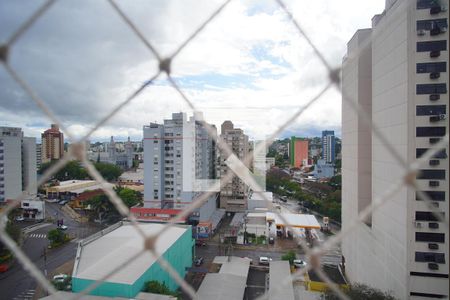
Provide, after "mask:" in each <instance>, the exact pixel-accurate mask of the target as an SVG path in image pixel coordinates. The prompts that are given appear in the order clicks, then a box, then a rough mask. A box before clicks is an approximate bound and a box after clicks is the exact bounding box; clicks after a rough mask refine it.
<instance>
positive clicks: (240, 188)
mask: <svg viewBox="0 0 450 300" xmlns="http://www.w3.org/2000/svg"><path fill="white" fill-rule="evenodd" d="M220 137H221V138H222V139H223V140H224V142H226V143H227V145H228V147H230V149H231V150H232V151H233V153H234V154H235V155H236V156H237V158H239V159H240V160H241V161H243V160H245V159H247V156H248V155H249V142H248V136H247V135H245V134H244V131H243V130H242V129H240V128H234V125H233V123H232V122H231V121H225V122H223V124H222V126H221V133H220ZM227 158H228V157H227V155H226V154H225V153H223V151H221V153H220V176H221V177H224V176H226V175H227V174H228V172H232V171H231V170H230V169H229V168H228V166H227V165H226V163H225V161H226V160H227ZM248 191H249V187H248V186H247V185H246V184H245V183H244V182H243V181H242V180H241V179H239V177H237V176H234V177H233V179H232V180H231V181H230V182H229V183H228V184H226V185H222V186H221V187H220V208H224V209H225V210H227V211H230V212H238V211H245V210H246V209H247V201H248Z"/></svg>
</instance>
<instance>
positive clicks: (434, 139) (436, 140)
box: [430, 138, 441, 144]
mask: <svg viewBox="0 0 450 300" xmlns="http://www.w3.org/2000/svg"><path fill="white" fill-rule="evenodd" d="M440 140H441V139H440V138H430V144H437V143H439V141H440Z"/></svg>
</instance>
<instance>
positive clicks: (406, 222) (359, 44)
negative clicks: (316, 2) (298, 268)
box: [342, 0, 449, 299]
mask: <svg viewBox="0 0 450 300" xmlns="http://www.w3.org/2000/svg"><path fill="white" fill-rule="evenodd" d="M447 7H448V0H447V1H435V0H420V1H408V0H397V1H393V0H388V1H386V9H385V11H384V12H383V13H382V14H381V15H376V16H375V17H374V18H373V19H372V28H371V29H362V30H358V31H357V32H356V34H355V35H354V36H353V38H352V39H351V40H350V41H349V43H348V49H347V55H346V57H345V58H344V60H343V73H342V74H343V81H342V87H343V97H344V100H345V101H342V102H343V105H342V199H343V201H342V220H343V223H342V229H343V230H347V229H348V226H350V224H352V223H353V222H354V221H356V220H357V218H358V214H359V213H360V212H361V211H363V210H364V209H365V208H367V207H368V206H370V205H371V204H372V203H373V199H376V198H378V197H382V196H383V194H385V193H386V191H388V190H389V189H390V188H392V185H393V184H395V183H396V182H399V181H401V180H402V176H403V174H405V172H406V170H405V168H404V165H403V163H402V162H401V161H399V159H398V158H397V157H395V156H394V155H392V154H391V153H390V151H389V150H388V149H387V147H386V146H387V145H386V144H385V143H388V144H390V145H391V147H392V148H393V149H395V150H396V151H397V153H398V154H399V155H400V156H401V159H402V160H403V161H404V162H406V163H407V164H408V165H409V164H411V163H413V162H414V161H415V160H416V158H419V157H421V156H422V155H423V153H425V152H426V151H427V149H429V148H430V147H432V146H433V144H435V143H437V142H439V140H441V139H442V137H443V136H445V135H446V134H448V118H446V116H447V114H448V112H447V111H448V99H449V98H448V87H447V85H448V73H447V66H448V31H447V24H448V11H447ZM349 101H352V102H354V103H355V104H357V105H359V107H360V108H361V110H362V111H363V112H365V113H366V114H365V115H363V114H358V113H356V112H354V111H353V110H352V108H351V107H350V104H348V102H349ZM370 124H372V126H376V127H377V128H378V131H379V132H380V133H381V134H382V135H383V136H384V137H385V140H380V139H379V138H378V137H377V136H376V135H375V134H374V133H373V131H372V128H371V125H370ZM448 170H449V161H448V146H447V147H445V149H442V150H441V151H440V152H439V153H438V154H436V155H435V156H434V157H433V158H431V159H430V160H429V161H427V163H426V165H424V166H423V167H422V168H421V170H420V172H419V173H418V175H417V177H416V179H417V189H418V190H420V191H422V192H424V193H425V194H427V195H428V196H429V198H431V199H432V205H431V207H430V206H428V205H427V204H426V203H425V201H423V199H421V198H420V197H419V195H418V194H417V193H416V191H415V189H412V188H409V187H407V186H406V185H405V186H403V187H402V188H400V189H399V191H397V192H396V193H395V194H394V195H391V196H390V198H389V200H388V201H387V202H386V203H384V204H383V205H382V206H380V207H378V208H377V209H376V210H374V211H373V213H372V214H371V215H370V216H369V217H368V218H366V219H365V220H364V222H361V223H360V226H358V227H357V228H356V229H355V230H353V231H352V232H351V234H348V235H346V236H345V237H344V239H343V242H342V252H343V255H344V257H345V272H346V275H347V277H348V278H349V279H350V281H353V282H361V283H366V284H368V285H370V286H373V287H376V288H379V289H382V290H384V291H392V292H393V293H394V295H395V296H396V297H397V298H399V299H430V298H448V296H449V281H448V272H449V228H448V226H446V225H445V224H444V223H441V222H439V221H438V220H439V219H438V218H436V217H435V215H434V214H433V213H437V214H439V215H441V216H443V217H444V218H445V220H446V222H447V224H448V220H449V217H448V216H449V198H448V193H449V181H448V175H449V174H448Z"/></svg>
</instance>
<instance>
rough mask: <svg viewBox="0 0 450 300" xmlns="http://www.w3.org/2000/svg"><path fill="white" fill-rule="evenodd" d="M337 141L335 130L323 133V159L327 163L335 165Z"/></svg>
mask: <svg viewBox="0 0 450 300" xmlns="http://www.w3.org/2000/svg"><path fill="white" fill-rule="evenodd" d="M335 148H336V140H335V138H334V131H333V130H324V131H322V159H323V160H325V162H326V163H331V164H332V163H334V160H335V155H336V149H335Z"/></svg>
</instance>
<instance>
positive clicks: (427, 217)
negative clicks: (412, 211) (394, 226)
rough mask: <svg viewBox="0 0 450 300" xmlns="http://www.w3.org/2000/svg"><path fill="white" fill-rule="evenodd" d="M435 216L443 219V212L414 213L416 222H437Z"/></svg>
mask: <svg viewBox="0 0 450 300" xmlns="http://www.w3.org/2000/svg"><path fill="white" fill-rule="evenodd" d="M436 214H439V215H440V216H441V217H442V218H445V213H443V212H431V211H416V221H439V220H438V218H437V217H436Z"/></svg>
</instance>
